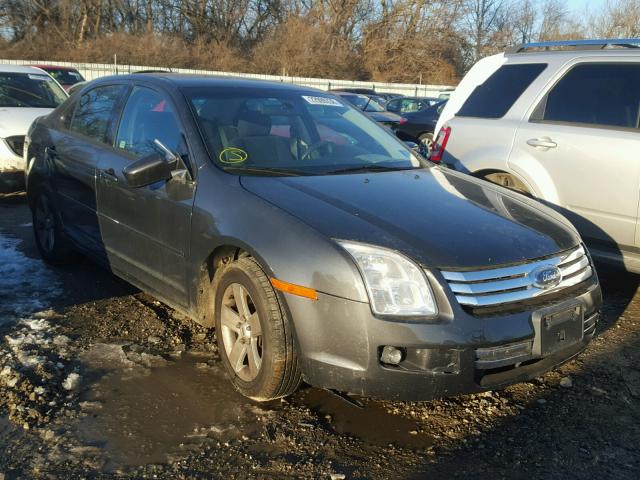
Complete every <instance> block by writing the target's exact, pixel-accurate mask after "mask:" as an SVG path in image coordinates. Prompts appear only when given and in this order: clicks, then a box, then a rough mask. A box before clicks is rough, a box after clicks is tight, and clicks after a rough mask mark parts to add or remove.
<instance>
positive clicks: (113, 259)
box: [97, 86, 195, 306]
mask: <svg viewBox="0 0 640 480" xmlns="http://www.w3.org/2000/svg"><path fill="white" fill-rule="evenodd" d="M183 139H184V136H183V134H182V128H181V125H180V121H179V118H178V116H177V115H176V113H175V110H174V108H173V106H172V103H171V101H170V100H169V99H168V97H167V96H166V95H165V94H163V93H161V92H158V91H156V90H152V89H150V88H147V87H141V86H136V87H134V88H133V90H132V91H131V94H130V96H129V98H128V100H127V103H126V105H125V107H124V110H123V113H122V118H121V120H120V126H119V128H118V132H117V135H116V139H115V148H114V149H113V150H112V151H111V152H110V153H108V154H105V155H103V156H102V158H101V161H100V165H99V173H98V196H97V203H98V214H99V220H100V228H101V231H102V236H103V241H104V245H105V247H106V250H107V254H108V257H109V262H110V264H111V267H112V268H113V269H114V271H117V272H118V273H120V274H123V275H124V276H126V277H128V278H129V279H130V280H131V281H132V282H133V283H135V284H138V285H139V286H140V287H142V288H146V289H149V290H151V291H152V292H155V293H157V294H159V295H160V296H161V297H162V298H163V299H164V300H166V301H168V302H169V303H173V304H177V305H183V306H185V305H186V304H187V282H186V257H187V255H188V253H189V252H188V247H189V233H190V224H191V208H192V205H193V197H194V185H195V184H194V183H193V182H191V181H187V182H185V181H183V180H180V179H170V180H168V181H162V182H158V183H155V184H153V185H148V186H145V187H139V188H133V187H131V186H129V185H128V183H127V181H126V179H125V177H124V174H123V169H124V168H125V167H126V166H127V165H129V164H130V163H131V162H134V161H136V160H138V159H141V158H143V157H145V156H147V155H149V154H151V153H156V152H157V153H162V152H161V151H159V150H158V147H157V145H156V144H155V141H156V140H159V141H160V142H161V143H162V144H163V145H164V146H166V147H167V148H168V149H169V150H171V151H172V152H174V153H176V154H178V155H180V156H181V157H182V158H183V159H184V160H185V162H188V161H189V159H188V154H187V147H186V145H185V143H184V140H183Z"/></svg>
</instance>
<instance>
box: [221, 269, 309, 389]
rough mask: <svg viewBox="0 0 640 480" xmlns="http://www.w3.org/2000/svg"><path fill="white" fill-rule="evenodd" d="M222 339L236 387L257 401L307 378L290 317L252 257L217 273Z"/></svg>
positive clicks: (225, 356)
mask: <svg viewBox="0 0 640 480" xmlns="http://www.w3.org/2000/svg"><path fill="white" fill-rule="evenodd" d="M214 292H215V318H216V339H217V342H218V349H219V351H220V356H221V358H222V362H223V363H224V365H225V367H226V369H227V371H228V372H229V375H230V376H231V381H232V383H233V385H234V386H235V388H236V389H237V390H238V391H239V392H240V393H242V394H243V395H245V396H247V397H249V398H252V399H254V400H257V401H267V400H272V399H274V398H279V397H284V396H287V395H289V394H291V393H293V392H294V391H295V390H296V389H297V388H298V385H299V384H300V382H301V373H300V370H299V366H298V357H297V353H296V351H295V345H294V341H293V333H292V328H291V324H290V321H289V319H288V318H287V316H286V315H285V313H284V311H283V309H282V308H281V307H280V303H279V302H278V298H277V295H276V292H275V291H274V289H273V287H272V286H271V283H270V282H269V279H268V278H267V276H266V275H265V273H264V272H263V271H262V268H260V266H259V265H258V263H257V262H256V261H255V260H254V259H253V258H251V257H243V258H240V259H238V260H236V261H233V262H231V263H230V264H228V265H225V266H222V267H220V269H219V270H217V271H216V274H215V276H214Z"/></svg>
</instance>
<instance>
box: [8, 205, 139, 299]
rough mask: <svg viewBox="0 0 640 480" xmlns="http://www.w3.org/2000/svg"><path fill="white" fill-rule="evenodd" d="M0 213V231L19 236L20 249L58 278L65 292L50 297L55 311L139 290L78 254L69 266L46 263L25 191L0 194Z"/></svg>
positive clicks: (15, 236)
mask: <svg viewBox="0 0 640 480" xmlns="http://www.w3.org/2000/svg"><path fill="white" fill-rule="evenodd" d="M0 215H2V220H1V222H0V232H2V234H5V235H9V236H11V237H13V238H17V239H19V240H20V241H21V243H20V246H19V249H20V252H21V253H22V254H24V255H25V256H27V257H29V258H32V259H35V260H37V261H39V262H42V268H43V269H47V270H49V271H51V272H53V273H55V275H56V277H57V278H58V279H59V280H60V282H61V284H62V285H61V287H62V291H63V292H64V293H63V294H62V295H56V296H53V297H52V298H51V307H52V308H54V309H55V310H59V311H61V310H63V309H65V308H67V307H71V306H74V305H78V304H84V303H88V302H92V301H97V300H102V299H109V298H114V297H121V296H125V295H131V294H133V293H137V292H139V290H138V289H136V288H135V287H133V286H131V285H130V284H128V283H127V282H125V281H124V280H121V279H119V278H118V277H116V276H115V275H113V274H112V273H111V272H110V271H108V270H107V269H105V268H104V267H102V266H100V265H98V264H96V263H94V262H92V261H90V260H89V259H87V258H85V257H82V256H80V255H78V256H77V258H76V260H75V261H74V262H73V263H71V264H69V265H64V266H55V267H52V266H49V265H47V264H46V263H45V262H44V261H43V260H42V259H41V257H40V254H39V253H38V249H37V248H36V244H35V237H34V234H33V225H32V220H31V212H30V210H29V207H28V205H27V199H26V195H25V194H24V193H18V194H11V195H1V196H0Z"/></svg>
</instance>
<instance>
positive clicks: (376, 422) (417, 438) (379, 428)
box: [300, 388, 434, 450]
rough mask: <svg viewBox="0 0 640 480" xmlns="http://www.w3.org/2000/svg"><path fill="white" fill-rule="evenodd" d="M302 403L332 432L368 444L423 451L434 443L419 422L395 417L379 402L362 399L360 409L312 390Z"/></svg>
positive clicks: (317, 390)
mask: <svg viewBox="0 0 640 480" xmlns="http://www.w3.org/2000/svg"><path fill="white" fill-rule="evenodd" d="M300 401H301V402H302V403H304V404H306V405H307V406H308V407H309V408H311V409H312V410H313V411H315V412H316V413H317V414H318V416H319V417H320V418H321V419H322V421H323V422H324V423H325V425H326V426H327V427H328V428H330V429H332V430H334V431H336V432H338V433H341V434H346V435H350V436H352V437H356V438H359V439H360V440H362V441H364V442H365V443H369V444H374V445H388V444H395V445H397V446H400V447H404V448H411V449H415V450H423V449H425V448H428V447H429V446H431V445H432V444H433V442H434V440H433V438H432V437H431V436H430V435H428V434H425V433H422V432H420V431H419V430H418V427H417V424H416V422H414V421H412V420H410V419H408V418H406V417H402V416H399V415H394V414H393V413H391V412H390V411H389V410H388V409H387V408H386V407H385V406H384V404H382V403H380V402H377V401H375V400H367V399H360V400H359V401H361V402H362V403H363V408H360V407H357V406H355V405H352V404H350V403H348V402H347V401H346V400H344V399H342V398H339V397H338V396H336V395H334V394H332V393H330V392H328V391H326V390H320V389H316V388H309V389H307V390H306V391H304V392H303V393H302V394H301V395H300Z"/></svg>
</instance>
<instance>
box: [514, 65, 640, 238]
mask: <svg viewBox="0 0 640 480" xmlns="http://www.w3.org/2000/svg"><path fill="white" fill-rule="evenodd" d="M607 60H608V61H603V60H602V59H601V58H599V59H598V61H597V63H596V62H595V61H589V60H585V59H581V60H580V63H574V64H572V65H569V66H567V67H565V69H564V70H563V71H562V72H561V73H560V74H559V75H558V78H557V79H556V81H555V83H554V84H553V85H552V86H551V88H550V89H548V91H546V92H543V94H542V95H541V98H539V100H538V101H537V102H536V103H535V104H534V107H535V108H534V109H533V111H532V112H530V116H529V118H528V120H526V121H524V122H522V124H521V126H520V127H519V128H518V131H517V133H516V138H515V142H514V148H513V151H512V153H511V156H510V158H509V167H510V168H511V169H512V170H514V171H516V172H520V173H521V174H522V175H523V176H524V177H525V178H527V177H528V178H532V177H534V179H535V182H534V183H535V184H536V185H537V188H538V189H539V190H540V191H539V192H536V193H537V194H538V195H539V196H540V197H541V198H542V199H544V200H545V201H547V202H548V203H550V204H552V206H555V207H556V208H558V210H560V211H561V212H562V213H564V214H565V215H566V216H567V217H568V218H569V219H570V220H571V221H572V222H573V223H574V225H575V226H576V227H577V228H578V230H579V231H580V233H581V234H582V236H583V237H584V238H585V240H586V241H587V242H588V243H590V244H591V245H593V246H603V247H606V248H613V249H616V248H617V247H616V245H618V246H621V247H623V249H625V248H626V249H628V248H629V247H631V246H632V245H634V243H635V235H636V221H637V214H638V199H639V193H640V188H639V187H640V158H639V156H638V152H640V132H639V131H638V118H639V113H640V110H639V106H640V64H638V63H634V62H625V61H623V60H619V59H615V58H611V59H607Z"/></svg>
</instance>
